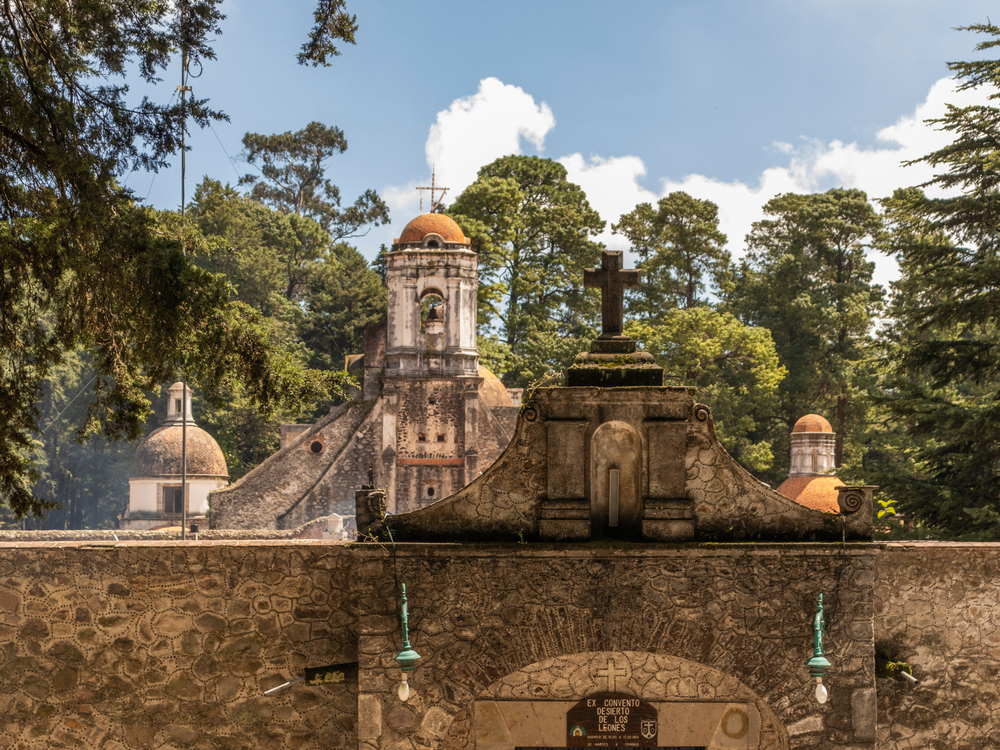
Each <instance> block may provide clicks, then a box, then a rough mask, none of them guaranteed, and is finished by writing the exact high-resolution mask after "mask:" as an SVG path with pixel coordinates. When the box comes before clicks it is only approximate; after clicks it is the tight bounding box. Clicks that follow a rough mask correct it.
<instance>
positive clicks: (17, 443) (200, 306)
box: [0, 0, 356, 514]
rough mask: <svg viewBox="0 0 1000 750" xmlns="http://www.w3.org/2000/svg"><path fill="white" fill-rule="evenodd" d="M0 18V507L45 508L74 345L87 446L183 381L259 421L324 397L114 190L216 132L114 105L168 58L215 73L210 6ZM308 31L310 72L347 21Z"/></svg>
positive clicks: (163, 225)
mask: <svg viewBox="0 0 1000 750" xmlns="http://www.w3.org/2000/svg"><path fill="white" fill-rule="evenodd" d="M0 16H2V18H3V22H2V23H0V61H2V64H0V101H2V102H3V107H4V115H3V118H2V122H0V153H2V154H4V158H2V159H0V268H2V269H3V273H2V274H0V352H2V357H0V423H2V424H4V426H5V429H4V430H3V432H2V433H0V502H4V503H7V504H8V505H9V506H10V507H11V508H12V509H13V510H14V511H15V512H16V513H17V514H25V513H40V512H41V511H43V510H44V509H45V508H46V507H49V505H50V503H49V502H47V501H45V500H44V499H42V498H38V497H36V496H34V495H33V494H32V487H33V486H34V485H35V483H36V480H38V479H39V475H38V473H37V471H36V470H35V468H34V466H33V463H32V458H31V457H32V451H33V448H32V437H31V436H32V434H34V433H37V432H38V430H39V428H40V422H39V420H40V418H41V411H40V409H39V407H38V406H37V404H36V402H37V401H38V400H39V398H40V397H41V396H42V395H43V393H42V391H41V386H40V385H39V384H40V383H41V382H43V381H44V380H45V378H46V377H47V376H48V375H49V374H50V373H51V372H52V371H53V368H54V367H56V366H57V365H58V364H59V362H60V361H61V359H62V358H63V357H64V356H66V355H67V353H69V352H74V351H76V350H77V349H78V348H79V347H83V348H84V349H85V350H86V351H88V352H89V353H90V362H91V364H92V365H93V366H94V368H95V369H96V372H97V378H96V380H95V381H94V385H93V389H92V390H91V391H90V392H89V393H88V394H87V397H88V400H89V402H90V409H89V411H88V418H87V424H86V427H85V432H86V433H87V434H92V433H94V432H98V431H100V432H102V433H103V434H104V435H105V437H107V438H108V439H117V438H121V437H127V438H134V437H137V436H138V435H139V434H140V433H141V431H142V427H143V422H144V421H145V419H146V417H147V415H148V414H149V411H150V402H149V398H148V395H147V394H148V392H149V390H150V389H151V388H152V387H155V385H156V384H157V383H159V382H163V381H166V380H169V379H171V378H172V377H176V376H177V375H178V374H181V373H187V374H189V375H196V376H197V378H198V379H199V381H200V383H201V385H202V387H203V388H204V389H205V390H206V391H207V392H208V393H209V394H211V393H212V392H213V391H217V390H218V389H219V388H220V387H221V386H222V385H223V384H224V383H225V382H227V381H228V380H229V379H231V378H233V377H241V378H243V379H244V380H245V381H246V382H247V383H248V389H249V393H250V396H251V398H252V399H253V401H254V403H256V404H259V405H261V407H262V408H264V409H267V408H269V407H270V405H273V403H275V402H276V401H279V400H282V399H285V400H287V401H289V402H294V401H296V400H297V399H299V398H301V397H303V396H304V397H306V398H309V397H312V396H314V395H315V394H317V393H319V392H320V391H322V390H324V389H327V388H329V387H330V385H332V384H333V383H332V382H329V378H327V379H325V381H324V380H323V379H320V378H318V377H316V376H314V375H310V374H308V373H306V372H305V371H303V370H302V369H301V368H300V367H296V366H295V364H294V362H292V361H291V360H290V359H289V358H287V357H286V356H285V355H284V354H282V353H281V352H280V351H278V350H277V349H276V348H275V347H274V346H273V345H272V343H271V342H270V340H269V338H268V335H267V329H266V327H264V326H261V325H260V321H259V318H258V316H257V315H256V314H254V313H253V312H252V311H251V309H250V308H247V307H244V306H241V305H239V304H233V303H232V302H231V300H230V299H229V297H228V294H227V290H226V287H225V283H224V281H222V280H220V279H218V278H216V277H213V276H211V275H210V274H208V273H206V272H204V270H203V269H199V268H197V267H196V266H195V265H193V263H192V259H193V257H194V256H195V255H196V254H197V253H199V252H201V251H203V250H204V247H203V246H202V245H200V244H199V243H198V241H197V237H194V236H191V235H192V233H191V232H190V229H189V228H188V227H182V226H181V225H180V224H179V222H177V221H175V220H173V219H172V218H171V217H169V216H165V215H163V214H158V213H157V212H154V211H151V210H149V209H144V208H140V207H138V206H136V205H135V204H134V202H133V196H132V194H131V193H130V192H129V191H128V190H127V189H126V188H124V187H122V185H121V184H120V181H121V178H122V177H123V175H125V174H127V173H128V172H130V171H131V170H133V169H136V168H142V169H150V170H154V171H155V170H157V169H159V168H161V167H163V166H165V165H166V160H167V159H168V158H169V157H170V155H171V154H173V153H176V151H177V149H178V148H179V147H180V140H181V133H182V128H183V127H185V126H186V125H187V123H188V122H195V123H197V124H198V125H201V126H204V125H206V124H208V123H209V122H210V121H211V120H212V119H222V118H224V115H223V114H222V113H220V112H218V111H215V110H213V109H211V108H210V107H209V106H208V104H207V102H206V101H205V100H200V99H189V98H186V99H185V102H184V104H183V105H182V104H181V103H180V102H179V101H175V100H173V98H171V101H170V102H168V103H167V104H161V103H157V102H155V101H153V100H151V99H148V98H146V99H143V100H142V101H140V102H132V101H128V86H127V85H126V77H127V76H128V75H132V76H139V77H140V78H142V80H143V81H145V82H146V83H149V84H154V83H156V82H157V81H158V80H159V75H160V74H161V72H162V71H163V70H164V69H165V68H166V67H167V65H168V64H170V63H171V56H172V55H173V54H174V52H175V51H176V50H179V49H181V48H183V49H184V50H185V52H186V54H187V56H188V59H189V60H195V61H197V60H210V59H213V58H214V57H215V54H214V52H213V50H212V47H211V46H210V42H211V39H210V37H213V36H214V35H215V34H217V33H219V32H220V31H221V28H220V23H221V21H222V20H223V16H222V14H221V13H220V11H219V1H218V0H186V1H185V2H180V3H149V2H140V3H135V2H131V1H130V0H79V1H78V2H77V1H75V2H72V3H59V4H52V3H46V2H41V1H40V0H19V1H18V2H14V3H5V4H4V5H3V7H2V8H0ZM315 21H316V24H315V26H314V27H313V29H312V31H311V33H310V37H309V40H308V42H307V44H306V45H305V47H304V48H303V50H302V52H301V54H300V56H299V61H300V62H302V63H310V62H311V63H313V64H325V63H326V60H327V58H328V57H329V56H331V55H335V54H336V48H335V46H334V41H336V40H338V39H340V40H343V41H346V42H349V43H352V42H353V34H354V30H355V28H356V24H355V23H354V18H353V16H349V15H347V13H346V11H345V10H344V3H343V0H318V3H317V7H316V13H315ZM169 91H170V92H173V87H170V89H169ZM165 98H166V97H165Z"/></svg>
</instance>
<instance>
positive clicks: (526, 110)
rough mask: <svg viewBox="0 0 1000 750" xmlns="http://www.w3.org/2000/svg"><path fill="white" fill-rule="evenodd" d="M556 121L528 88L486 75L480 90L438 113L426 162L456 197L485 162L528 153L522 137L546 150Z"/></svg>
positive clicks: (452, 197) (428, 140)
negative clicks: (549, 133)
mask: <svg viewBox="0 0 1000 750" xmlns="http://www.w3.org/2000/svg"><path fill="white" fill-rule="evenodd" d="M555 124H556V118H555V117H554V116H553V115H552V110H551V109H550V108H549V105H548V104H546V103H545V102H541V103H540V104H536V103H535V99H534V97H532V96H531V94H528V93H526V92H525V91H524V89H522V88H520V87H518V86H511V85H509V84H506V83H503V82H502V81H500V80H499V79H497V78H492V77H491V78H484V79H483V80H481V81H480V82H479V90H478V91H477V92H476V93H475V94H473V95H472V96H468V97H465V98H462V99H456V100H455V101H453V102H452V103H451V106H450V107H449V108H448V109H446V110H442V111H441V112H438V115H437V122H436V123H435V124H434V125H431V130H430V134H429V135H428V136H427V143H426V145H425V147H424V151H425V152H426V154H427V166H428V167H431V168H433V169H435V170H436V171H437V181H438V184H441V185H446V186H448V187H449V188H451V190H450V191H449V195H448V197H449V198H450V199H451V200H454V199H455V197H456V196H457V195H458V194H459V193H461V192H462V190H464V189H465V188H466V187H468V186H469V185H471V184H472V183H473V182H475V179H476V173H477V172H478V171H479V168H480V167H482V166H483V165H484V164H489V163H490V162H491V161H493V160H495V159H498V158H499V157H501V156H507V155H508V154H521V153H523V151H522V150H521V144H522V141H524V140H527V141H529V142H530V143H531V144H532V145H534V147H535V149H536V150H537V151H542V149H543V147H544V144H545V136H546V134H547V133H548V132H549V131H550V130H552V128H554V127H555Z"/></svg>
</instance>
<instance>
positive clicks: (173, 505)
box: [163, 487, 184, 513]
mask: <svg viewBox="0 0 1000 750" xmlns="http://www.w3.org/2000/svg"><path fill="white" fill-rule="evenodd" d="M163 512H164V513H183V512H184V490H183V489H182V488H180V487H165V488H164V490H163Z"/></svg>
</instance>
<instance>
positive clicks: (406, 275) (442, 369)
mask: <svg viewBox="0 0 1000 750" xmlns="http://www.w3.org/2000/svg"><path fill="white" fill-rule="evenodd" d="M477 266H478V258H477V256H476V254H475V253H474V252H472V249H471V246H470V243H469V240H468V238H467V237H465V235H464V234H463V233H462V230H461V229H460V228H459V226H458V224H456V223H455V222H454V221H453V220H452V219H450V218H448V217H447V216H445V215H444V214H423V215H422V216H418V217H417V218H416V219H414V220H413V221H411V222H410V223H409V224H407V225H406V228H405V229H403V232H402V234H401V235H400V237H399V239H398V240H396V242H394V243H393V245H392V252H390V253H389V254H388V256H387V257H386V284H387V286H388V287H389V322H388V331H387V340H386V352H385V355H386V371H385V374H386V377H398V376H418V377H419V376H427V375H431V374H433V375H446V376H452V377H473V378H474V377H476V376H477V371H478V365H479V353H478V352H477V350H476V289H477V287H478V284H479V282H478V275H477ZM428 302H433V303H435V306H434V307H433V308H432V309H431V310H430V311H429V312H427V311H422V308H423V307H426V305H427V303H428ZM422 312H423V314H422Z"/></svg>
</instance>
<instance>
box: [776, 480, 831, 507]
mask: <svg viewBox="0 0 1000 750" xmlns="http://www.w3.org/2000/svg"><path fill="white" fill-rule="evenodd" d="M843 485H844V482H843V480H841V479H839V478H837V477H835V476H822V477H817V476H804V477H788V479H786V480H785V481H784V482H782V483H781V486H780V487H778V492H779V493H781V494H782V495H784V496H785V497H787V498H788V499H789V500H794V501H795V502H797V503H798V504H799V505H804V506H805V507H807V508H812V509H813V510H822V511H825V512H827V513H840V506H839V505H838V504H837V494H838V493H837V487H843Z"/></svg>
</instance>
